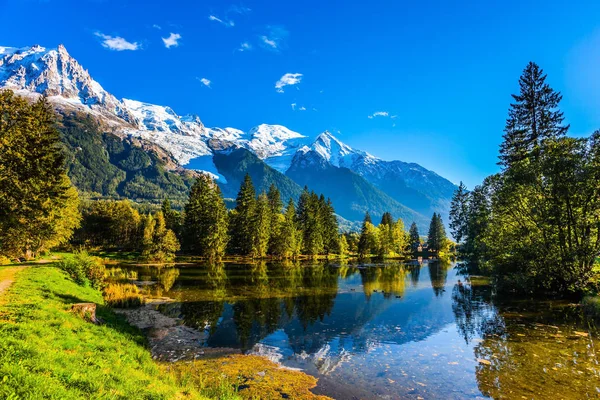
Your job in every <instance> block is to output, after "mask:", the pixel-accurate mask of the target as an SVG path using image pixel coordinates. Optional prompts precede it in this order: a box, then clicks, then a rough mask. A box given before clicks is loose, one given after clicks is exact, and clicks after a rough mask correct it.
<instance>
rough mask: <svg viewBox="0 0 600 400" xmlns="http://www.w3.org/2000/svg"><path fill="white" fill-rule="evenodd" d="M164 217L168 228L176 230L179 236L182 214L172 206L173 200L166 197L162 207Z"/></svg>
mask: <svg viewBox="0 0 600 400" xmlns="http://www.w3.org/2000/svg"><path fill="white" fill-rule="evenodd" d="M160 209H161V211H162V213H163V215H164V217H165V224H166V227H167V229H170V230H172V231H173V232H175V234H176V235H177V237H180V236H181V223H182V221H181V214H180V213H179V212H178V211H176V210H173V209H172V208H171V201H170V200H169V199H164V200H163V202H162V205H161V207H160Z"/></svg>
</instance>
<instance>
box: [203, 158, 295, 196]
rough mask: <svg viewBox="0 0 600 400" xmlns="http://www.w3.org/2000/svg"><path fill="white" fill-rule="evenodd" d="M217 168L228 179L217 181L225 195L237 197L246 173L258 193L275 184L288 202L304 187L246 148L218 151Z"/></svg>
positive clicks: (214, 160) (214, 159)
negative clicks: (223, 181)
mask: <svg viewBox="0 0 600 400" xmlns="http://www.w3.org/2000/svg"><path fill="white" fill-rule="evenodd" d="M213 162H214V164H215V166H216V167H217V170H218V171H219V173H220V174H221V175H223V176H224V177H225V179H226V180H227V181H226V182H225V183H222V182H220V181H217V182H218V183H219V186H220V187H221V190H222V192H223V195H224V196H225V197H229V198H235V197H236V196H237V193H238V191H239V190H240V186H241V184H242V181H243V180H244V176H245V175H246V173H248V174H249V175H250V177H251V178H252V182H253V183H254V188H255V189H256V192H257V193H260V192H263V191H264V192H266V191H268V190H269V187H270V186H271V184H274V185H275V186H276V187H277V189H279V191H280V192H281V198H282V200H283V201H284V202H287V201H288V200H289V199H290V198H292V199H294V200H297V199H298V197H299V196H300V193H301V191H302V188H301V187H300V186H298V185H297V184H296V183H294V181H292V180H291V179H290V178H288V177H287V176H285V175H284V174H282V173H281V172H279V171H277V170H275V169H273V168H271V167H270V166H268V165H267V164H266V163H264V162H263V161H262V160H261V159H259V158H258V157H257V156H256V155H254V154H253V153H251V152H250V151H249V150H246V149H244V148H236V149H233V150H228V151H217V152H215V155H214V156H213Z"/></svg>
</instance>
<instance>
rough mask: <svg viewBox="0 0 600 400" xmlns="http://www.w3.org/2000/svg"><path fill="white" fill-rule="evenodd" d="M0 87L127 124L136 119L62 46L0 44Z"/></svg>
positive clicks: (133, 122) (134, 121)
mask: <svg viewBox="0 0 600 400" xmlns="http://www.w3.org/2000/svg"><path fill="white" fill-rule="evenodd" d="M0 87H5V88H8V89H12V90H14V91H15V92H17V93H18V94H22V95H26V96H32V95H45V96H48V97H50V98H51V100H53V101H54V102H55V103H58V104H62V105H64V106H69V105H70V106H72V107H75V108H88V109H89V110H91V111H94V112H95V113H98V114H103V115H105V116H109V117H114V116H116V117H118V118H120V119H121V120H123V121H125V122H127V123H132V124H135V123H136V122H137V121H136V120H135V118H134V117H133V115H131V113H129V112H128V110H127V109H126V107H125V106H124V105H123V104H122V103H121V102H120V101H119V100H117V99H116V98H115V97H114V96H113V95H111V94H110V93H108V92H107V91H105V90H104V89H103V88H102V86H101V85H100V84H99V83H98V82H96V81H95V80H93V79H92V78H91V76H90V74H89V73H88V71H87V70H85V69H83V67H82V66H81V65H79V63H78V62H77V60H75V59H74V58H73V57H71V56H70V55H69V53H68V52H67V49H66V48H65V47H64V46H63V45H59V46H58V48H56V49H50V50H48V49H46V48H44V47H42V46H39V45H34V46H31V47H25V48H20V49H16V48H12V47H0ZM78 106H79V107H78Z"/></svg>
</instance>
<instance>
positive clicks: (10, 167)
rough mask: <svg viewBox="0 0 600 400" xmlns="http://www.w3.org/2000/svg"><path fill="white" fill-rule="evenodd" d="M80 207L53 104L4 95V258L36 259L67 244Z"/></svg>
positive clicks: (0, 109)
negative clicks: (68, 171)
mask: <svg viewBox="0 0 600 400" xmlns="http://www.w3.org/2000/svg"><path fill="white" fill-rule="evenodd" d="M78 206H79V198H78V195H77V192H76V191H75V190H74V189H73V188H72V186H71V182H70V180H69V178H68V177H67V175H66V171H65V168H64V155H63V153H62V149H61V148H60V135H59V133H58V131H57V130H56V127H55V119H54V111H53V109H52V107H51V106H50V104H49V103H48V102H47V100H46V99H45V98H43V97H42V98H40V99H39V100H38V101H36V102H35V103H33V104H30V103H28V102H27V101H26V100H25V99H23V98H20V97H18V96H15V95H14V94H13V92H11V91H8V90H5V91H2V92H0V255H4V256H7V257H11V258H13V257H22V256H26V257H31V256H35V255H37V254H38V253H39V252H41V251H44V250H48V249H50V248H52V247H54V246H57V245H60V244H63V243H66V242H67V241H68V240H69V238H70V237H71V235H72V233H73V230H74V229H75V228H77V227H78V226H79V223H80V215H79V212H78Z"/></svg>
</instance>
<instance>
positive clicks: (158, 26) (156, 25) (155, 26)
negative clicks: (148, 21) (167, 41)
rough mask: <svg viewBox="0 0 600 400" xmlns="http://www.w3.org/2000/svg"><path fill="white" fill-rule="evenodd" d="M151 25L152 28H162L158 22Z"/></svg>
mask: <svg viewBox="0 0 600 400" xmlns="http://www.w3.org/2000/svg"><path fill="white" fill-rule="evenodd" d="M152 27H153V28H154V29H162V26H160V25H158V24H154V25H152Z"/></svg>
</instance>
